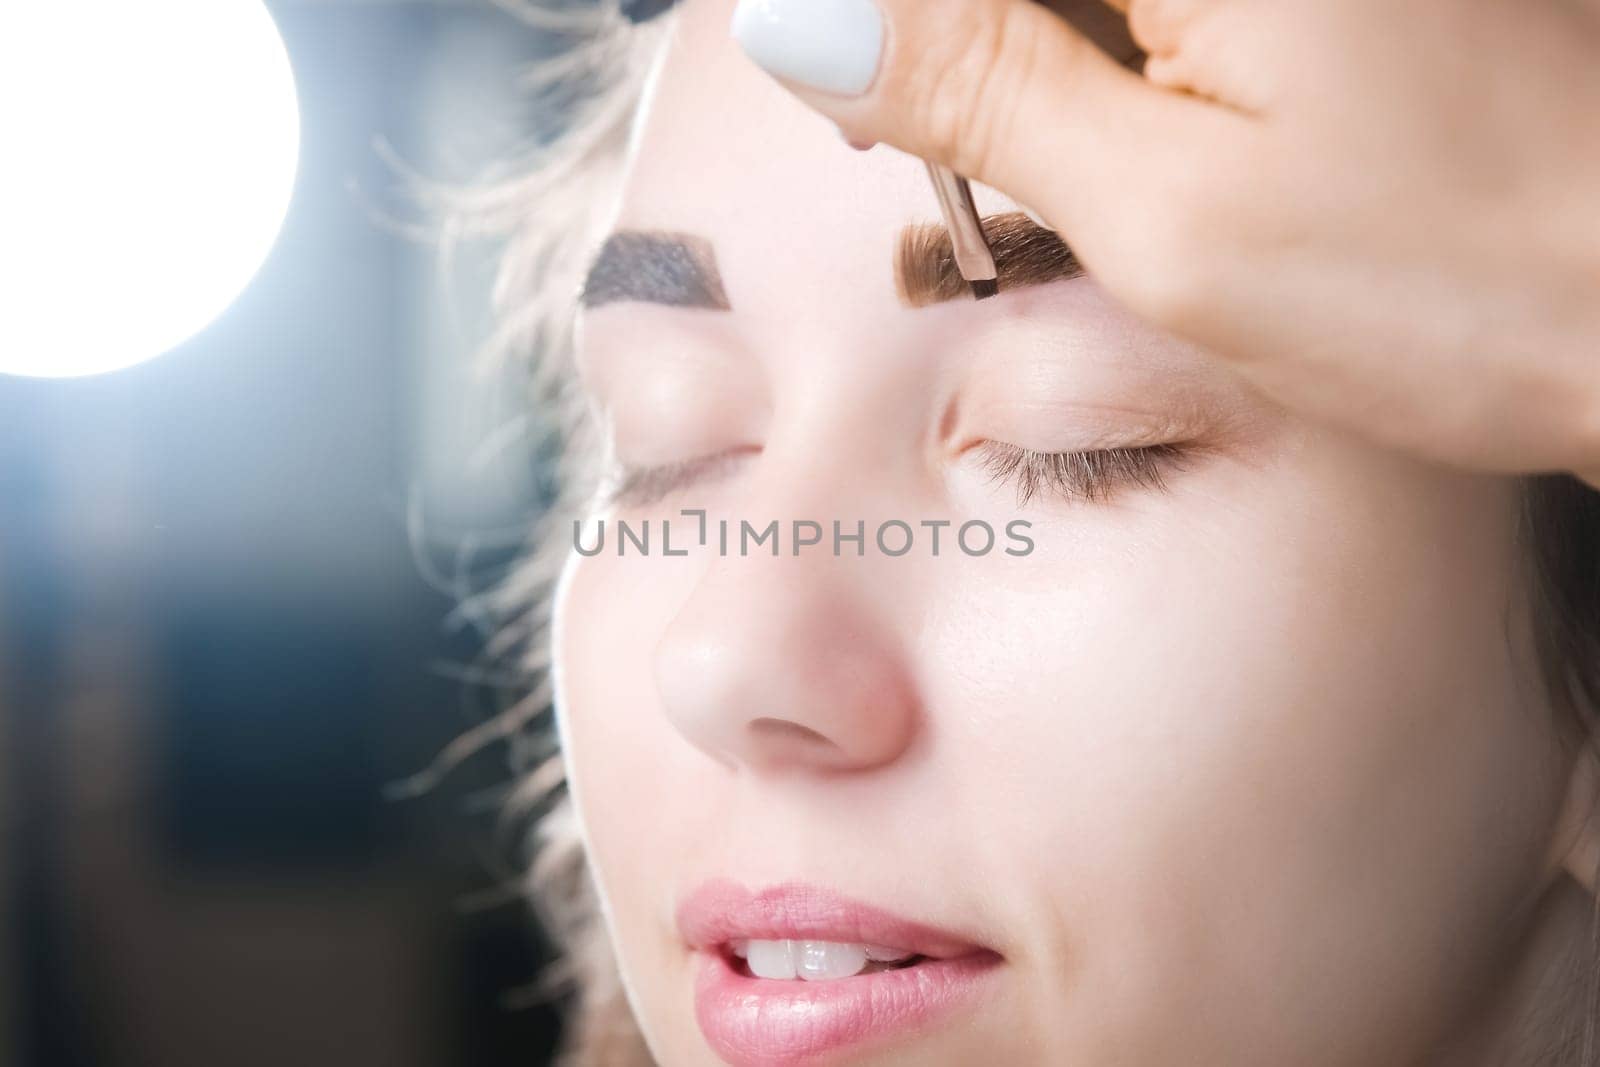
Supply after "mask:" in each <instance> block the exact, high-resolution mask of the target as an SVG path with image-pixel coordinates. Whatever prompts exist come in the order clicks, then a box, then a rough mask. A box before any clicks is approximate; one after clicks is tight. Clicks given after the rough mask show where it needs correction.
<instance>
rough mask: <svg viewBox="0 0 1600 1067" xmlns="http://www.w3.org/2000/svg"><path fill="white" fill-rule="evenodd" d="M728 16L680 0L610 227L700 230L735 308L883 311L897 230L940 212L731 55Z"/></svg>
mask: <svg viewBox="0 0 1600 1067" xmlns="http://www.w3.org/2000/svg"><path fill="white" fill-rule="evenodd" d="M732 10H733V3H732V2H731V0H689V2H688V3H686V4H683V5H681V10H680V12H679V13H678V15H677V22H676V25H675V27H674V31H673V33H672V38H671V40H670V42H669V43H668V46H667V47H668V51H667V54H666V56H665V58H664V62H663V65H662V67H661V70H660V73H659V77H658V81H657V83H656V85H655V88H654V92H653V93H652V95H651V99H650V102H649V106H648V111H647V113H646V116H645V123H644V127H643V130H642V133H641V138H640V142H639V146H638V153H637V156H636V158H635V160H634V163H633V166H632V169H631V172H630V175H629V178H628V182H627V185H626V188H625V190H624V199H623V205H622V210H621V215H620V217H619V219H618V222H617V226H618V228H622V229H642V230H668V231H679V232H688V233H694V234H698V235H702V236H705V237H707V238H708V239H709V240H710V241H711V243H712V245H713V246H714V250H715V255H716V260H717V263H718V266H719V268H720V271H721V274H722V278H723V281H724V284H725V286H726V289H727V292H728V296H729V299H730V301H731V302H732V304H733V306H734V307H735V308H737V309H739V310H740V311H741V312H746V311H751V312H754V311H757V310H759V309H760V308H761V307H762V306H763V305H768V304H777V303H781V304H782V306H784V307H786V308H787V309H789V310H790V311H791V312H792V311H793V309H794V308H795V306H796V305H797V304H798V305H799V306H803V307H818V306H838V305H839V304H840V301H841V300H846V301H850V300H861V301H863V302H865V303H867V304H869V305H870V306H873V307H876V308H878V309H880V310H881V309H882V308H884V307H886V306H887V307H892V306H895V304H896V303H897V297H896V295H895V288H894V272H893V262H894V252H895V248H896V242H897V240H898V238H899V235H900V231H901V230H902V229H903V228H904V226H905V225H906V224H907V223H910V222H936V221H938V220H939V217H940V216H939V209H938V202H937V201H936V200H935V199H934V195H933V191H932V188H931V186H930V185H929V183H928V178H927V172H926V170H925V168H924V166H923V164H922V162H921V161H920V160H917V159H915V158H913V157H910V156H907V155H905V154H903V153H901V152H898V151H896V150H894V149H892V148H889V147H887V146H879V147H877V148H875V149H873V150H872V151H870V152H858V151H856V150H855V149H852V148H851V147H850V146H849V145H847V144H846V143H845V142H844V140H843V138H841V137H840V136H839V134H838V132H837V130H835V128H834V127H833V125H832V124H831V123H829V122H828V121H827V120H826V119H823V118H821V117H820V116H818V115H817V114H816V113H815V112H813V111H811V110H809V109H808V108H806V107H804V106H803V105H802V104H800V103H799V102H798V101H797V100H795V99H794V98H793V97H792V96H790V95H789V94H788V93H787V92H786V91H785V90H783V89H782V88H781V87H780V86H779V85H778V84H777V83H776V82H774V81H773V80H772V79H771V78H769V77H767V76H766V75H765V74H763V73H762V72H761V71H759V70H758V69H757V68H756V67H755V66H754V65H753V64H752V63H750V61H749V60H748V59H746V58H745V56H744V55H743V53H742V52H740V51H739V50H738V48H737V46H736V45H735V44H734V43H733V41H732V40H731V39H730V37H729V35H728V21H729V18H730V17H731V14H732ZM975 195H976V198H977V200H978V206H979V209H980V210H981V211H983V212H984V213H986V214H987V213H991V212H1000V211H1007V210H1012V209H1013V207H1014V205H1013V203H1012V201H1010V200H1009V199H1008V198H1006V197H1005V196H1003V195H1001V194H999V193H997V192H995V191H994V190H990V189H986V188H981V187H979V188H977V189H975ZM841 279H848V285H847V286H842V285H841V284H840V281H841Z"/></svg>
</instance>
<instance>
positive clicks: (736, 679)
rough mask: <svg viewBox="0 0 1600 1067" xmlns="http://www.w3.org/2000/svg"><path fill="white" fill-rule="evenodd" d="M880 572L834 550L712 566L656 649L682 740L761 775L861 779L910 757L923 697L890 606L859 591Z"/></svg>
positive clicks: (663, 692)
mask: <svg viewBox="0 0 1600 1067" xmlns="http://www.w3.org/2000/svg"><path fill="white" fill-rule="evenodd" d="M869 536H870V535H869ZM813 547H816V548H819V549H825V548H826V547H827V546H813ZM880 562H883V561H880ZM887 562H890V563H901V564H904V563H906V562H908V561H906V560H890V561H887ZM872 563H873V561H872V559H871V557H868V558H867V559H865V560H862V559H857V558H853V557H848V556H847V557H846V558H844V559H839V558H835V557H832V556H831V555H829V554H828V553H827V552H826V551H822V552H820V553H819V555H818V557H815V558H812V557H807V556H805V555H804V554H802V555H800V556H794V555H780V556H778V557H776V558H774V557H771V556H759V557H739V556H730V557H727V558H718V559H715V560H713V561H712V562H711V564H710V569H709V570H708V571H707V573H706V574H705V575H704V576H702V578H701V580H700V582H699V584H698V585H697V586H696V587H695V589H694V591H693V592H692V593H691V594H690V597H689V599H688V600H687V601H686V602H685V604H684V606H683V608H682V609H681V610H680V611H679V613H678V615H677V616H676V617H675V618H674V619H673V620H672V622H671V623H670V624H669V626H668V628H667V629H666V631H665V632H664V633H663V635H662V638H661V641H660V643H659V644H658V645H657V647H656V655H655V674H656V683H657V687H658V690H659V694H660V696H661V699H662V701H663V704H664V707H665V711H666V714H667V717H668V718H669V719H670V720H671V721H672V723H673V724H674V726H675V727H676V728H677V730H678V731H679V732H680V733H681V734H682V735H683V736H684V737H685V738H687V739H688V740H689V742H690V743H692V744H694V745H695V746H696V747H698V748H700V749H701V750H702V751H704V752H705V753H707V754H708V755H710V756H711V757H712V758H714V759H716V760H718V761H720V762H722V763H723V764H725V765H727V766H729V767H730V768H747V769H749V770H751V771H754V772H757V773H775V772H783V771H787V772H796V771H798V772H806V771H812V772H848V771H863V770H869V769H871V768H875V767H881V766H883V765H885V764H888V763H891V762H892V761H894V760H895V759H896V758H898V757H899V756H900V755H901V754H902V753H904V752H905V751H906V749H907V748H908V747H909V745H910V743H911V741H912V739H913V737H914V736H915V734H916V730H917V725H918V719H919V715H918V703H917V694H916V689H915V686H914V684H913V676H912V672H911V670H910V669H909V666H908V663H907V660H906V656H905V653H904V650H903V648H902V647H901V644H900V642H899V641H898V639H897V637H896V635H895V633H894V631H893V628H892V627H891V626H889V625H887V623H888V619H886V618H885V617H884V610H885V609H884V607H883V606H880V605H884V604H885V600H884V598H880V597H874V596H873V595H872V593H871V591H870V586H869V585H868V584H867V583H866V582H865V581H863V578H864V575H863V574H862V573H861V572H862V571H863V570H864V569H865V568H870V567H871V566H872Z"/></svg>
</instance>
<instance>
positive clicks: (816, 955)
mask: <svg viewBox="0 0 1600 1067" xmlns="http://www.w3.org/2000/svg"><path fill="white" fill-rule="evenodd" d="M729 947H730V948H731V949H732V951H733V954H734V955H735V956H739V957H741V958H743V959H745V960H746V961H747V962H748V964H749V967H750V973H751V974H753V975H755V976H756V977H757V978H778V979H792V978H800V979H802V980H804V981H807V982H818V981H828V980H831V979H835V978H850V977H853V976H855V975H858V974H860V973H861V972H862V971H864V970H866V969H867V968H868V967H869V966H870V965H871V964H873V963H899V962H901V961H903V960H908V959H910V958H911V957H912V956H914V955H916V953H914V952H906V951H904V950H903V949H897V948H888V947H886V946H884V945H862V944H853V943H851V944H846V943H841V942H838V941H793V940H784V941H759V940H744V939H740V940H737V941H733V942H730V943H729Z"/></svg>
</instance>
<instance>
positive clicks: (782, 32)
mask: <svg viewBox="0 0 1600 1067" xmlns="http://www.w3.org/2000/svg"><path fill="white" fill-rule="evenodd" d="M731 29H732V32H733V37H734V40H736V41H738V42H739V47H741V48H743V49H744V51H745V54H746V55H748V56H749V57H750V58H751V59H752V60H754V61H755V63H756V65H757V66H759V67H761V68H762V69H764V70H765V71H767V73H769V74H773V75H776V76H777V77H780V78H785V79H787V80H789V81H793V82H799V83H800V84H801V85H807V86H810V87H811V88H813V89H818V90H820V91H822V92H825V93H835V94H837V95H839V96H860V95H861V94H862V93H864V92H866V91H867V89H868V88H869V87H870V86H871V85H872V81H873V79H874V78H876V77H877V76H878V57H879V54H880V53H881V52H882V51H883V15H882V13H881V12H879V11H878V7H877V5H876V4H874V3H872V0H739V6H738V7H736V8H735V9H734V12H733V25H732V27H731Z"/></svg>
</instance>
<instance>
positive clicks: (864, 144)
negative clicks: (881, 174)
mask: <svg viewBox="0 0 1600 1067" xmlns="http://www.w3.org/2000/svg"><path fill="white" fill-rule="evenodd" d="M834 129H836V130H838V131H839V139H840V140H842V141H843V142H844V143H845V144H847V145H849V146H850V147H851V148H854V149H855V150H856V151H857V152H868V151H871V150H872V149H874V148H876V147H877V146H878V142H877V141H862V140H858V139H857V138H855V137H851V136H850V135H849V134H848V133H845V132H844V130H843V128H841V127H838V126H835V127H834Z"/></svg>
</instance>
